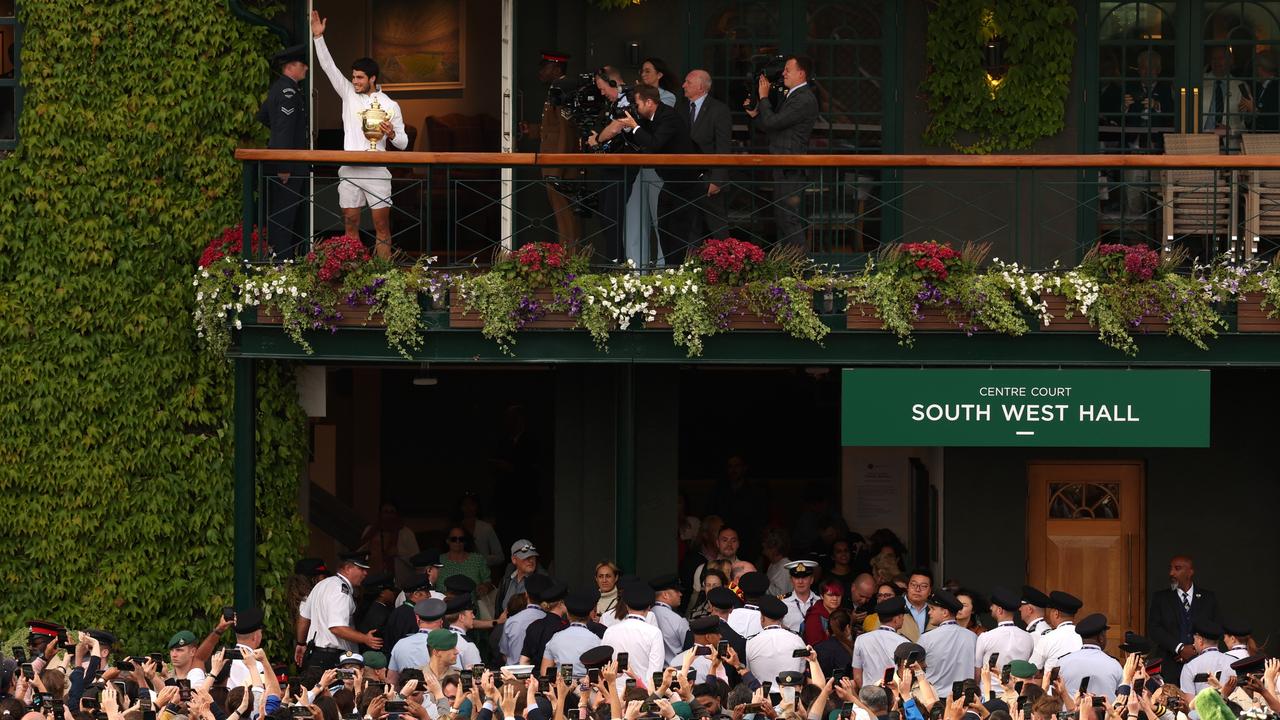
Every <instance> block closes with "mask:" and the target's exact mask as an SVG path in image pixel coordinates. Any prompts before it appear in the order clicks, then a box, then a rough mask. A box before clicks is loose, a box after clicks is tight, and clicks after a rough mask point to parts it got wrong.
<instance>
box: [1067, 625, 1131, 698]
mask: <svg viewBox="0 0 1280 720" xmlns="http://www.w3.org/2000/svg"><path fill="white" fill-rule="evenodd" d="M1076 631H1077V633H1079V635H1080V637H1081V638H1088V639H1089V640H1092V639H1093V638H1095V637H1097V636H1099V635H1102V634H1103V633H1105V632H1106V631H1107V619H1106V617H1104V616H1102V615H1098V614H1094V615H1090V616H1088V617H1086V618H1085V619H1083V620H1081V621H1080V623H1079V624H1078V625H1077V626H1076ZM1058 674H1059V677H1061V678H1062V684H1063V685H1064V686H1066V688H1067V692H1069V693H1072V694H1074V693H1076V692H1077V691H1078V690H1079V689H1080V682H1081V681H1082V680H1084V679H1085V678H1089V692H1090V693H1091V694H1093V695H1097V696H1099V697H1104V696H1105V697H1106V698H1107V702H1111V701H1112V700H1115V697H1116V688H1117V687H1119V686H1120V684H1121V682H1123V680H1124V668H1123V667H1121V665H1120V663H1119V662H1117V661H1116V659H1115V658H1113V657H1111V656H1110V655H1108V654H1106V653H1105V652H1103V651H1102V648H1101V647H1098V645H1096V644H1094V643H1093V642H1082V644H1081V646H1080V649H1079V650H1075V651H1072V652H1070V653H1067V654H1066V655H1064V656H1062V657H1061V658H1060V659H1059V660H1058Z"/></svg>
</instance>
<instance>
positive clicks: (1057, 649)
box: [1031, 620, 1084, 689]
mask: <svg viewBox="0 0 1280 720" xmlns="http://www.w3.org/2000/svg"><path fill="white" fill-rule="evenodd" d="M1081 645H1084V640H1082V639H1081V638H1080V633H1078V632H1076V624H1075V623H1074V622H1072V621H1070V620H1064V621H1062V622H1061V623H1059V624H1058V627H1056V628H1054V629H1052V630H1050V631H1049V632H1047V633H1045V634H1044V636H1043V637H1041V638H1040V643H1039V644H1038V645H1036V649H1035V652H1033V653H1031V664H1032V665H1035V666H1036V667H1038V668H1040V669H1041V670H1043V671H1045V672H1049V671H1050V670H1052V669H1053V668H1054V667H1055V666H1056V665H1057V664H1058V658H1060V657H1062V656H1063V655H1066V654H1067V653H1069V652H1073V651H1076V650H1079V649H1080V646H1081ZM1068 689H1069V688H1068Z"/></svg>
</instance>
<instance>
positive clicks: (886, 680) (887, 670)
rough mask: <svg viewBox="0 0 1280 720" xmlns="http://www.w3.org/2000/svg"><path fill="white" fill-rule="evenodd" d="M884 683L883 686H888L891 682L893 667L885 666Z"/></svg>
mask: <svg viewBox="0 0 1280 720" xmlns="http://www.w3.org/2000/svg"><path fill="white" fill-rule="evenodd" d="M884 684H885V687H888V686H890V685H892V684H893V668H885V671H884Z"/></svg>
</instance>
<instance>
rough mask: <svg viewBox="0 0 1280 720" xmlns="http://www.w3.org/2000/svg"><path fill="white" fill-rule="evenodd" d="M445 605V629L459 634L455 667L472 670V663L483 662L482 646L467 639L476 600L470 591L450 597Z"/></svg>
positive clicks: (473, 616)
mask: <svg viewBox="0 0 1280 720" xmlns="http://www.w3.org/2000/svg"><path fill="white" fill-rule="evenodd" d="M444 605H445V613H446V614H445V616H444V624H445V626H446V627H445V629H446V630H448V631H449V632H451V633H453V634H454V635H457V636H458V659H457V660H455V661H454V663H453V667H454V669H456V670H470V669H471V666H472V665H476V664H478V663H480V662H481V660H480V648H478V647H476V644H475V643H473V642H471V641H470V640H468V639H467V631H468V630H470V629H471V622H472V619H473V618H475V614H476V613H475V600H473V599H472V597H471V595H470V593H464V594H461V595H454V596H453V597H450V598H449V599H448V600H445V601H444Z"/></svg>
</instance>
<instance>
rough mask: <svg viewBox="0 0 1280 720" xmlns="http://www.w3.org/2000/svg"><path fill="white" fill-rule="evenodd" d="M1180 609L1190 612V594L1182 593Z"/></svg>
mask: <svg viewBox="0 0 1280 720" xmlns="http://www.w3.org/2000/svg"><path fill="white" fill-rule="evenodd" d="M1182 609H1183V610H1186V611H1187V612H1191V593H1189V592H1183V593H1182Z"/></svg>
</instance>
